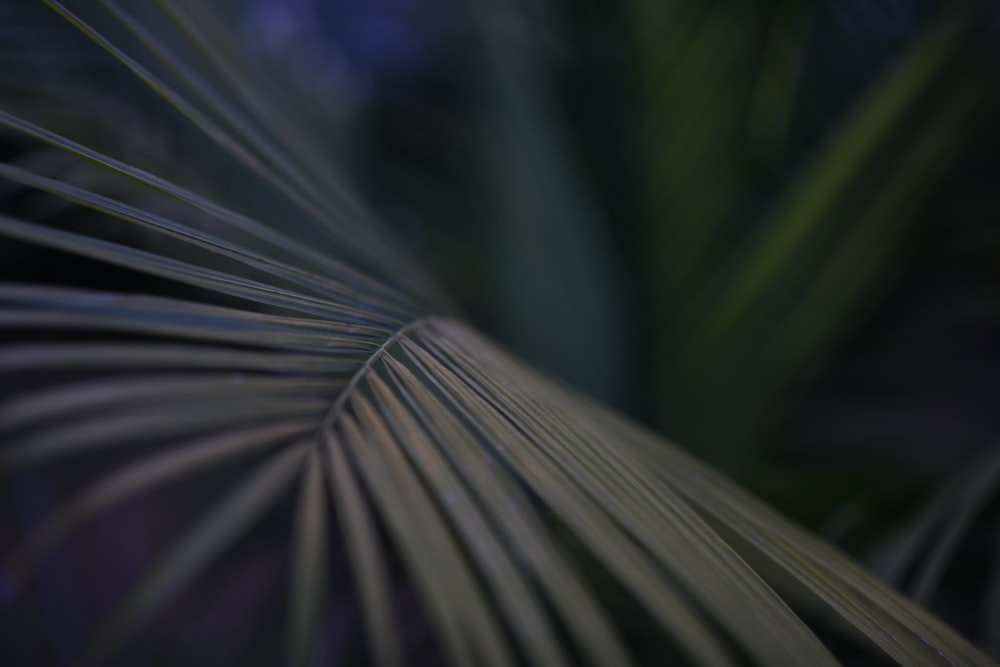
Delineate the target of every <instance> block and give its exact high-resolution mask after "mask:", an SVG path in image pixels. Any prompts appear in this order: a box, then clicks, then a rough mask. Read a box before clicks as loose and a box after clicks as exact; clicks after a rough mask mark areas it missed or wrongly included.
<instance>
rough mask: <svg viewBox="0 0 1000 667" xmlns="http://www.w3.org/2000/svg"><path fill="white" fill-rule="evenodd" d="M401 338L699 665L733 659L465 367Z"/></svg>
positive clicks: (668, 582) (672, 584) (675, 591)
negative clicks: (477, 386) (443, 361)
mask: <svg viewBox="0 0 1000 667" xmlns="http://www.w3.org/2000/svg"><path fill="white" fill-rule="evenodd" d="M403 344H404V345H405V346H406V347H407V349H408V350H410V351H411V352H412V353H414V355H415V356H417V357H418V358H420V359H422V360H423V361H424V363H425V364H427V365H428V366H430V367H431V368H433V369H434V371H435V375H437V376H438V377H439V378H440V379H441V382H442V386H443V387H444V388H445V389H446V390H447V391H448V392H449V397H450V398H451V399H452V400H453V401H454V402H455V405H456V407H457V408H458V409H460V410H462V411H463V412H464V413H465V414H466V415H468V417H469V420H470V422H471V423H472V424H474V425H475V426H476V427H477V428H478V429H479V431H480V434H481V435H482V436H483V437H484V438H486V440H487V441H488V442H490V443H491V445H492V446H493V448H494V450H495V452H496V453H497V455H499V456H501V457H502V458H503V459H504V460H505V461H507V463H508V464H509V465H510V466H511V467H512V468H513V469H514V470H516V471H518V473H519V476H520V477H521V478H522V479H523V480H524V482H525V483H526V484H528V485H529V487H531V488H532V490H533V491H534V492H535V493H536V494H537V495H538V496H539V497H540V498H541V499H542V501H543V502H545V503H546V505H548V507H549V508H550V509H551V510H552V511H553V512H554V513H555V514H556V515H557V516H558V517H559V518H560V520H562V521H564V522H565V523H566V524H567V525H568V526H569V527H570V528H571V529H572V530H573V531H574V532H575V533H576V534H577V536H578V537H579V539H580V540H581V541H582V542H583V543H584V544H586V545H587V547H588V548H589V549H591V550H592V551H593V553H594V555H595V556H596V557H597V558H598V560H599V561H600V562H601V563H602V564H603V565H604V566H605V567H607V568H608V569H609V570H610V571H611V572H612V573H613V574H614V575H615V576H616V577H618V578H619V579H621V581H622V583H623V584H624V585H625V586H626V588H627V589H628V590H629V591H630V592H631V593H632V594H633V595H634V596H635V597H636V598H637V599H638V600H639V601H640V602H641V603H642V604H643V605H645V606H646V607H647V609H648V610H649V611H650V613H652V614H653V615H654V616H655V617H656V618H657V619H658V620H659V621H660V622H661V623H662V625H663V627H664V629H665V630H666V631H668V632H670V633H671V634H672V635H673V636H674V638H675V639H676V640H677V641H678V643H679V644H681V646H683V647H684V649H685V650H687V651H688V652H689V653H690V654H691V656H692V657H694V658H695V659H696V660H697V661H698V663H699V664H703V665H733V664H735V663H734V661H733V660H732V658H731V657H730V656H728V655H727V653H726V651H725V649H723V648H722V647H721V646H720V644H719V642H718V641H717V640H716V639H715V638H714V637H713V636H712V633H711V631H710V630H709V629H708V628H707V626H706V625H705V624H704V622H703V620H702V619H701V617H700V615H699V614H698V612H697V610H696V609H694V608H693V607H692V605H691V604H690V602H689V601H688V600H687V599H686V598H685V597H684V596H683V595H682V594H681V592H680V591H679V590H678V589H677V587H676V583H675V582H674V580H673V579H672V578H666V577H663V576H662V575H661V574H660V572H658V570H657V568H656V566H655V564H654V563H653V562H651V561H650V559H649V558H648V557H647V556H646V555H645V554H644V553H643V552H642V551H641V550H639V549H638V548H637V546H636V545H635V544H634V543H633V542H632V541H631V538H630V537H629V536H628V535H626V534H624V533H623V532H622V531H621V529H620V528H619V527H618V526H617V525H616V524H615V523H614V521H613V520H612V519H611V517H609V516H608V515H607V512H606V510H605V509H604V508H603V507H601V506H600V505H599V504H597V503H595V502H594V501H593V500H592V499H591V498H590V497H589V495H588V494H587V493H586V491H585V490H584V489H582V488H580V487H579V486H578V485H577V484H576V483H575V481H574V480H573V479H572V478H571V477H569V476H567V475H566V474H565V473H564V472H563V471H561V470H560V469H559V467H558V466H557V465H555V464H554V463H553V462H552V461H551V460H549V459H548V458H547V457H544V456H543V455H542V454H541V452H539V451H537V444H538V443H534V442H532V441H531V440H530V439H528V438H527V437H526V436H525V435H523V434H522V432H521V431H519V430H518V429H517V428H516V427H515V426H514V424H512V423H511V422H510V421H508V420H507V419H506V416H505V415H504V414H503V412H502V411H499V410H495V409H494V407H493V406H492V405H491V402H490V399H489V398H488V397H484V396H483V395H482V394H480V393H478V392H477V391H476V390H475V389H473V387H475V383H474V382H472V383H469V381H468V380H467V379H466V377H465V376H464V374H463V373H464V371H463V370H461V369H459V368H457V367H455V366H451V365H442V364H441V363H440V362H439V361H437V360H436V359H435V358H434V357H432V356H430V353H429V352H426V351H424V350H423V349H421V348H420V347H418V346H416V345H414V344H410V343H409V342H408V341H405V340H404V342H403Z"/></svg>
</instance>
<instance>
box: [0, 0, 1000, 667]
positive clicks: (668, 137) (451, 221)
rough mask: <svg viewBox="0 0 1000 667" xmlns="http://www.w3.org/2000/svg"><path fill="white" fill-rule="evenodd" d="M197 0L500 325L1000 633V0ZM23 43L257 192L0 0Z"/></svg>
mask: <svg viewBox="0 0 1000 667" xmlns="http://www.w3.org/2000/svg"><path fill="white" fill-rule="evenodd" d="M122 4H123V5H124V6H128V4H129V3H122ZM204 11H206V12H209V11H210V12H213V13H216V14H217V15H219V16H223V17H227V20H230V21H235V22H237V24H238V25H239V26H240V27H241V34H242V35H243V45H242V46H243V48H244V49H245V51H246V52H245V53H243V54H238V55H239V57H245V58H255V59H257V60H258V61H259V63H260V64H259V65H258V66H259V67H261V68H264V69H266V70H269V71H270V73H271V74H272V75H273V80H274V81H275V82H276V83H275V85H276V86H278V87H283V89H284V90H285V91H286V94H287V95H288V96H292V97H294V99H297V100H301V103H299V104H297V105H296V109H297V112H298V113H300V114H301V120H302V122H308V123H310V124H313V125H314V126H319V127H322V128H324V130H325V134H324V136H322V137H318V138H317V139H321V140H322V142H323V144H322V145H321V146H317V147H315V148H319V149H320V150H323V151H325V152H329V153H330V154H331V155H333V156H334V159H335V161H336V163H337V165H338V168H339V169H340V170H342V173H343V175H344V176H345V177H346V178H347V180H348V181H349V182H351V183H352V184H353V186H354V187H356V188H357V191H358V192H359V193H361V198H362V199H364V200H366V201H367V202H368V203H370V204H371V205H372V206H373V207H374V208H375V210H376V211H377V212H378V213H379V215H381V217H383V218H384V219H386V220H388V221H389V222H390V224H391V225H392V226H393V227H394V228H395V229H396V230H397V231H399V232H400V233H401V234H402V235H403V236H404V237H405V238H406V239H407V241H408V242H409V243H410V244H411V246H412V247H414V248H416V250H417V251H418V252H419V253H420V254H421V255H423V256H424V257H425V258H426V259H428V260H429V263H430V264H431V265H432V266H434V267H435V268H436V270H437V272H438V275H439V277H440V279H441V281H442V283H443V284H444V285H445V286H446V287H447V288H448V289H449V290H450V291H451V293H452V294H453V295H454V296H455V297H456V299H457V301H458V302H459V305H460V307H461V308H462V309H463V310H464V311H465V312H466V313H467V314H468V315H469V316H470V317H471V318H472V319H473V321H475V322H477V323H478V324H479V325H480V326H481V327H482V328H483V329H484V330H486V331H487V332H489V333H490V334H491V335H493V336H494V337H496V338H498V339H499V340H500V341H502V342H503V343H505V344H506V345H507V346H508V347H509V348H510V349H512V350H513V351H515V352H516V353H517V354H519V355H520V356H522V357H524V358H525V359H527V360H528V361H530V362H532V363H533V364H535V365H536V366H537V367H540V368H542V369H544V370H545V371H547V372H548V373H549V374H550V375H552V376H554V377H557V378H561V379H562V380H564V381H565V382H567V383H569V384H572V385H575V386H576V387H578V388H580V389H582V390H584V391H585V392H587V393H589V394H591V395H593V396H595V397H598V398H600V399H602V400H604V401H607V402H610V403H611V404H612V405H614V406H616V407H617V408H619V409H621V410H623V411H624V412H626V413H627V414H629V415H631V416H633V417H635V418H637V419H639V420H640V421H642V422H645V423H647V424H649V425H651V426H653V427H654V428H656V429H657V430H659V431H661V432H663V433H666V434H667V435H669V436H670V437H671V438H672V439H674V440H675V441H676V442H678V443H680V444H681V445H682V446H683V447H685V448H686V449H688V450H689V451H692V452H694V453H695V454H697V455H698V456H699V457H701V458H703V459H706V460H707V461H709V462H710V463H711V464H712V465H714V466H716V467H718V468H720V469H722V470H724V471H725V472H726V473H727V474H729V475H730V476H732V477H734V478H736V479H737V480H738V481H739V482H741V483H742V484H744V485H745V486H747V487H748V488H749V489H751V490H752V491H754V492H755V493H757V494H758V495H760V496H761V497H763V498H765V499H766V500H768V501H770V502H771V503H773V504H774V505H776V506H777V507H778V508H779V509H781V510H782V511H784V512H786V513H788V514H790V515H791V516H793V517H794V518H796V519H798V520H799V521H801V522H803V523H804V524H806V525H807V526H809V527H810V528H812V529H814V530H818V531H820V532H821V533H822V534H824V535H825V536H826V537H827V538H828V539H830V540H832V541H833V542H834V543H836V544H838V545H840V546H841V547H842V548H844V549H846V550H847V551H849V552H850V553H852V554H853V555H855V556H857V557H859V558H861V559H862V560H863V561H865V562H867V563H868V564H869V565H871V566H873V567H876V568H877V571H879V572H880V573H881V574H882V575H883V576H885V577H886V578H888V579H889V580H890V581H891V582H892V583H893V584H895V585H898V586H901V587H902V588H903V589H904V590H907V591H909V592H911V593H913V594H915V595H916V596H918V598H920V599H922V600H923V601H924V602H925V603H927V604H929V606H930V607H931V608H932V609H933V610H934V611H936V612H937V613H939V614H940V615H941V616H942V617H943V618H945V619H946V620H948V621H949V622H951V623H952V624H954V625H955V626H956V627H957V628H958V629H959V630H961V631H962V632H964V633H966V634H967V635H969V636H970V637H972V638H973V639H975V640H978V641H980V642H982V643H984V644H986V645H987V646H988V647H989V648H990V650H991V651H992V652H993V654H994V655H1000V567H997V566H996V563H998V562H1000V540H998V537H997V536H998V535H1000V512H998V511H997V509H998V508H997V505H998V501H997V499H996V496H997V495H998V494H997V490H998V488H1000V448H998V446H997V443H998V442H1000V409H998V407H997V406H998V405H1000V270H998V267H1000V226H998V224H997V221H998V219H1000V191H998V189H997V187H998V186H997V184H998V183H1000V160H998V159H997V155H1000V132H998V126H997V122H996V119H997V118H998V117H1000V102H998V97H997V92H998V83H997V73H998V72H1000V68H998V60H997V58H998V52H997V44H998V39H1000V7H998V6H997V5H996V3H992V2H988V1H984V2H979V3H976V2H945V1H931V0H909V1H907V0H878V1H873V0H847V1H844V0H837V1H834V0H738V1H737V0H716V1H710V2H706V1H701V2H693V1H689V0H657V1H651V0H627V1H624V2H623V1H616V2H611V1H608V0H583V1H577V2H568V1H566V0H547V1H544V2H533V3H527V2H520V3H519V2H514V1H513V0H477V1H475V2H462V0H376V1H372V2H356V1H352V0H222V1H219V2H214V3H206V6H205V7H204ZM195 18H197V17H195ZM168 41H169V38H168ZM0 50H2V61H3V62H4V63H5V64H8V66H7V67H5V68H4V69H3V70H2V71H0V95H2V97H3V100H4V104H5V106H6V107H7V108H11V109H18V110H22V109H23V110H26V111H25V114H26V115H30V116H31V117H33V118H35V119H39V118H41V117H44V120H45V121H46V122H47V123H48V124H49V125H50V126H54V127H57V128H58V129H60V130H61V131H64V132H66V133H75V135H76V136H81V137H86V138H87V139H88V141H90V142H92V143H94V144H95V145H99V146H101V147H102V149H103V150H105V151H106V152H110V153H112V154H115V155H117V156H120V157H125V158H127V159H128V160H130V161H131V162H132V163H134V164H137V165H140V166H142V165H148V166H149V167H150V170H151V171H154V173H163V174H164V175H166V176H169V177H171V178H173V179H174V180H177V181H179V182H181V183H189V184H197V183H198V182H199V180H201V179H205V178H213V179H227V180H226V181H224V182H222V183H217V184H216V185H217V186H218V187H223V188H229V189H230V190H231V191H234V192H242V191H246V192H245V194H246V196H258V195H256V194H255V193H253V192H252V188H247V186H246V182H247V181H246V180H245V179H244V178H243V175H241V174H239V173H233V172H232V171H231V170H229V171H226V172H225V173H224V174H223V173H216V172H215V171H213V164H214V163H213V160H214V159H215V157H214V156H215V154H216V153H215V151H216V150H217V149H214V148H213V147H211V146H210V145H209V144H208V143H207V142H206V141H205V140H204V139H198V138H196V137H193V136H192V135H191V134H190V133H189V132H182V131H179V128H180V127H181V126H183V120H182V119H180V118H179V117H177V116H173V115H170V114H168V113H165V112H164V111H163V110H162V108H161V107H158V106H157V105H156V104H154V103H153V99H152V95H151V94H150V93H147V92H144V91H142V90H141V89H140V88H139V87H138V86H136V85H135V84H134V83H133V82H132V80H131V75H130V74H129V73H128V72H127V71H125V70H124V69H123V68H121V67H120V66H118V65H116V64H115V63H114V62H113V61H111V60H110V59H107V58H105V57H104V56H103V54H102V53H101V51H100V49H98V48H96V47H95V46H93V45H91V44H89V43H87V40H86V39H85V38H84V37H82V36H80V35H78V34H77V33H76V32H75V31H74V30H73V29H72V27H71V26H68V25H66V24H65V23H64V22H62V21H61V20H60V19H59V18H58V17H57V16H55V15H54V14H53V13H52V12H51V11H49V10H48V9H47V8H45V7H43V6H41V4H40V3H35V2H31V1H29V0H25V1H18V0H2V1H0ZM206 76H208V74H207V73H206ZM207 83H208V84H209V85H212V83H213V82H212V81H211V79H210V78H209V80H207ZM52 95H58V96H59V97H60V98H61V99H65V100H66V105H64V106H59V105H52V104H51V101H49V102H48V103H46V104H45V105H38V104H37V100H40V99H46V100H51V99H52V97H51V96H52ZM84 106H85V107H86V108H87V111H88V113H81V111H80V110H81V108H83V107H84ZM85 117H86V118H91V117H97V118H100V119H102V121H103V122H101V123H99V124H96V125H93V124H85V123H84V122H83V121H81V118H85ZM0 153H2V156H3V159H4V160H5V161H6V160H15V159H28V158H27V157H25V156H26V152H25V147H24V146H23V145H22V144H20V143H19V140H17V139H15V138H14V137H13V136H3V137H0ZM185 156H188V159H185ZM190 156H196V159H195V160H192V159H190ZM34 159H55V158H52V156H48V157H47V158H46V157H44V156H42V157H37V158H34ZM172 165H185V166H184V168H183V169H179V168H176V167H174V166H172ZM191 165H193V167H192V166H191ZM60 168H63V167H62V166H60V165H59V164H53V165H52V169H54V170H58V169H60ZM38 205H39V203H38V202H35V201H32V200H30V198H27V197H25V196H23V194H21V193H20V192H19V191H17V190H16V189H14V188H9V187H6V186H4V185H3V184H0V207H2V208H3V210H5V211H17V210H19V209H20V208H24V207H32V206H38ZM288 224H294V221H289V223H288ZM37 252H38V251H35V250H29V249H28V248H27V246H20V245H17V244H14V243H7V242H5V245H4V246H0V273H2V274H3V278H5V279H11V278H18V279H23V278H25V277H34V278H36V279H37V278H39V276H44V275H50V276H51V267H49V268H46V269H45V271H46V272H47V274H46V273H44V272H43V271H42V269H41V268H40V267H41V266H43V262H44V259H45V258H44V257H42V256H41V255H38V254H32V253H37ZM90 268H92V267H88V266H87V265H86V263H85V262H82V261H81V263H78V264H67V265H61V267H60V268H59V269H58V270H59V271H63V272H67V273H68V272H71V271H86V270H89V269H90ZM112 279H113V278H109V280H112ZM95 281H96V282H98V283H99V282H100V278H99V277H98V278H95ZM247 567H250V566H249V565H248V566H247Z"/></svg>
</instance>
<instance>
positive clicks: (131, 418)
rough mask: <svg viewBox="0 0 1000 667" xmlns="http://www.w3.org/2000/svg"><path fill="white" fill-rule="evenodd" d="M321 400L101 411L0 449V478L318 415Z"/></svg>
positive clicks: (193, 403) (192, 402)
mask: <svg viewBox="0 0 1000 667" xmlns="http://www.w3.org/2000/svg"><path fill="white" fill-rule="evenodd" d="M324 405H325V404H324V401H322V400H319V399H303V398H296V399H293V400H284V401H279V400H275V399H267V400H263V401H259V402H257V401H237V402H232V403H223V404H208V405H205V404H204V402H202V401H198V400H190V401H175V402H174V403H171V404H167V405H163V406H158V405H154V406H148V407H147V408H146V409H143V410H139V409H133V410H130V411H128V412H116V411H111V412H105V413H98V414H93V415H88V416H87V417H84V418H80V419H75V420H69V421H66V422H64V423H61V424H59V425H57V426H50V427H48V428H45V429H42V430H37V431H33V432H30V433H29V434H28V435H25V436H23V437H19V438H17V439H16V440H15V441H14V442H12V443H10V444H8V445H6V446H5V447H2V448H0V473H5V474H9V473H10V472H12V471H14V470H16V469H18V468H22V467H24V466H27V465H32V464H38V463H41V462H51V461H52V460H53V459H56V458H61V457H64V456H69V455H71V454H72V455H79V454H82V453H93V452H94V451H95V450H99V449H107V448H112V447H122V446H139V445H142V444H143V443H145V442H149V441H151V440H158V439H163V438H178V437H183V436H191V435H195V434H197V433H199V432H207V431H209V430H211V429H218V428H233V427H236V426H240V425H243V424H252V423H255V422H261V421H267V420H274V419H292V418H313V419H315V420H316V422H315V423H316V424H318V423H319V418H320V417H321V416H322V410H323V407H324Z"/></svg>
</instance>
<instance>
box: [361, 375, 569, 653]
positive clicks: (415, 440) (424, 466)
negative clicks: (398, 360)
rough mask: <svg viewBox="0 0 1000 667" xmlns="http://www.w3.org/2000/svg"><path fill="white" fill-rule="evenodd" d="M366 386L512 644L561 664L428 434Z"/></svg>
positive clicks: (385, 389)
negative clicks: (467, 556)
mask: <svg viewBox="0 0 1000 667" xmlns="http://www.w3.org/2000/svg"><path fill="white" fill-rule="evenodd" d="M383 359H385V357H383ZM367 381H368V384H369V386H371V387H372V390H373V392H374V394H375V405H376V407H378V408H379V412H380V413H381V414H382V415H384V418H385V420H386V422H387V423H388V424H390V425H391V428H392V430H393V431H394V432H395V435H396V437H397V439H398V442H399V444H400V445H401V448H402V449H404V450H405V451H406V452H407V453H408V454H409V456H410V458H411V460H412V461H413V464H414V465H413V467H414V468H415V469H417V470H419V471H421V476H422V477H423V478H424V479H425V480H426V483H427V485H428V486H429V487H430V488H432V489H434V493H435V494H436V495H437V496H438V505H439V506H440V507H441V511H442V513H443V514H447V515H448V516H449V517H450V520H451V523H452V525H454V526H455V528H456V530H457V532H458V533H459V534H460V535H461V538H462V541H463V542H464V544H465V546H466V548H467V549H468V550H469V552H470V553H471V554H473V557H474V559H475V560H476V562H477V563H478V565H479V569H480V570H481V572H482V575H483V577H484V578H485V579H486V580H487V581H488V582H489V583H490V586H491V588H492V597H493V599H494V600H495V601H496V604H497V606H498V608H499V611H500V613H501V615H502V616H504V617H505V618H506V620H507V622H508V624H509V625H510V626H511V627H512V630H513V633H514V635H515V636H516V637H517V644H518V645H520V646H521V647H523V651H524V652H525V654H526V655H527V657H528V658H529V659H530V660H531V661H532V662H533V663H535V664H539V665H552V666H553V667H555V666H557V665H565V664H566V658H565V656H564V655H563V651H562V649H561V648H560V647H559V645H558V640H557V639H556V636H555V634H554V632H553V628H552V627H551V624H550V622H549V620H548V618H547V617H546V613H545V610H544V608H543V607H542V605H541V604H540V600H539V599H538V598H537V596H536V594H535V593H534V591H532V590H531V585H530V583H529V582H527V581H525V579H524V577H523V574H522V573H521V572H520V571H519V570H518V568H517V566H516V565H515V564H514V563H513V562H512V560H511V559H510V556H509V553H508V550H507V548H506V547H505V546H504V545H503V544H502V543H501V542H500V541H499V540H498V539H497V536H496V535H495V534H494V531H493V528H492V526H490V525H489V523H488V520H487V517H485V516H483V514H482V512H481V510H480V509H479V507H478V504H477V503H476V501H475V500H474V499H473V498H472V497H471V496H470V495H469V494H468V492H467V490H466V489H465V488H464V487H463V485H462V483H461V482H460V481H459V480H458V479H457V478H456V476H455V475H454V474H453V472H452V471H451V470H450V469H449V468H448V467H447V464H446V463H445V462H444V461H443V460H442V459H441V457H440V456H439V455H438V454H437V452H436V451H435V449H434V448H433V446H432V444H431V442H430V440H429V439H428V437H427V434H426V433H424V432H423V430H422V428H421V426H420V425H419V424H418V423H417V422H416V421H415V420H414V419H413V416H412V415H411V414H409V412H408V411H407V410H406V409H405V408H404V406H403V404H402V403H401V402H400V399H399V398H398V397H397V396H396V395H395V394H394V392H393V391H392V390H391V389H390V387H389V385H388V384H386V383H385V381H383V380H382V379H380V377H379V374H377V373H371V374H369V376H368V378H367Z"/></svg>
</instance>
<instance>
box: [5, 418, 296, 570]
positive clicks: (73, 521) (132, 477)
mask: <svg viewBox="0 0 1000 667" xmlns="http://www.w3.org/2000/svg"><path fill="white" fill-rule="evenodd" d="M312 428H315V423H314V422H311V421H284V422H274V423H264V424H257V425H255V426H252V427H249V428H246V427H244V428H241V429H237V430H232V431H227V432H224V433H221V434H219V435H212V436H208V437H201V438H197V439H195V440H190V441H185V442H182V443H177V444H174V445H172V446H171V447H170V448H169V449H167V450H165V451H163V452H161V453H157V454H152V455H149V456H146V457H143V458H141V459H139V460H138V461H136V462H134V463H130V464H128V465H125V466H123V467H122V468H119V469H118V470H116V471H115V472H113V473H110V474H109V475H107V476H106V477H104V478H102V479H100V480H99V481H97V482H95V483H94V484H92V485H90V486H89V487H87V488H86V489H84V490H83V491H81V492H80V493H78V494H77V495H76V496H74V497H72V498H70V499H69V500H67V501H66V502H65V503H63V504H62V505H61V506H60V507H59V509H58V510H56V511H55V512H54V513H52V514H50V515H49V516H48V517H46V518H45V519H43V520H42V521H41V522H40V523H39V524H37V525H36V526H34V527H33V528H32V530H31V532H30V533H29V534H28V535H27V536H26V537H25V538H24V540H23V542H21V544H20V545H19V546H18V548H17V549H16V550H15V551H14V553H13V554H12V555H11V556H10V557H9V558H8V559H7V562H6V568H7V571H8V572H10V573H11V575H12V576H13V577H14V579H15V580H21V581H23V580H24V579H25V578H27V577H28V576H30V574H31V573H32V572H33V571H34V569H35V567H36V565H37V563H38V562H39V560H40V559H41V558H42V557H43V556H44V555H45V554H46V553H48V551H50V550H51V549H52V548H53V547H54V546H55V545H56V544H58V543H59V542H60V541H62V540H63V539H65V537H66V536H67V535H68V534H69V533H70V532H71V531H72V530H73V529H75V528H76V527H77V526H79V525H80V524H81V523H83V522H85V521H88V520H90V519H92V518H94V517H96V516H98V515H99V514H100V513H101V512H104V511H106V510H107V509H109V508H110V507H112V506H114V505H115V504H117V503H120V502H122V501H124V500H127V499H128V498H130V497H131V496H134V495H138V494H144V493H149V492H151V491H154V490H156V489H157V487H159V486H161V485H163V484H168V483H170V482H173V481H175V480H177V479H179V478H183V477H185V476H187V475H193V474H199V473H202V472H204V471H206V470H209V469H211V468H213V467H214V466H218V465H221V464H224V463H229V462H231V460H232V459H234V458H237V457H241V456H246V455H248V454H251V453H253V452H255V451H256V450H258V449H260V448H263V447H268V446H276V445H277V444H279V443H282V442H287V441H288V440H290V439H291V438H294V437H296V436H298V435H303V434H305V432H307V431H308V430H310V429H312Z"/></svg>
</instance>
